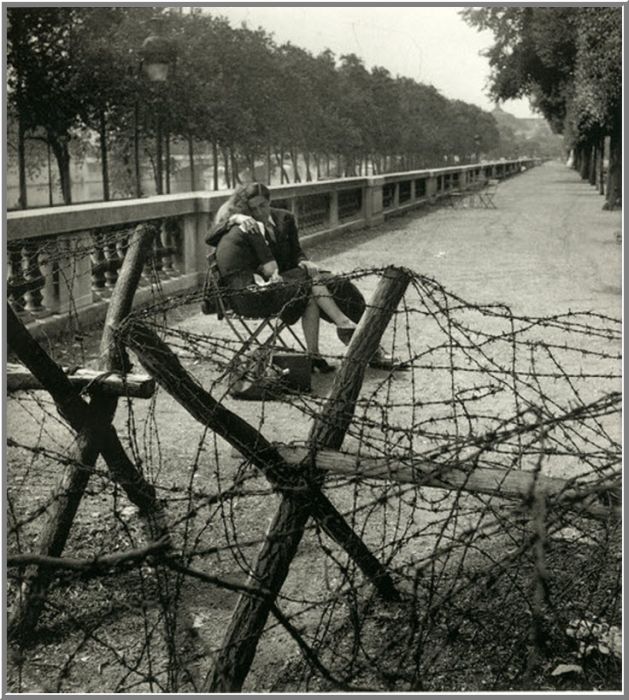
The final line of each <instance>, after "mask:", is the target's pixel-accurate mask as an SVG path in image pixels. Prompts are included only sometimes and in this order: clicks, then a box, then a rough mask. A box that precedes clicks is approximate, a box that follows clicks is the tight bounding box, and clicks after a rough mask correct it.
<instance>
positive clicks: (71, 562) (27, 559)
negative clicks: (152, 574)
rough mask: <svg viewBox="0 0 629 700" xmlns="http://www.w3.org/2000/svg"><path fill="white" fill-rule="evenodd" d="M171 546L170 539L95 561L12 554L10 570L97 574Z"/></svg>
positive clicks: (142, 558)
mask: <svg viewBox="0 0 629 700" xmlns="http://www.w3.org/2000/svg"><path fill="white" fill-rule="evenodd" d="M169 546H170V543H169V541H168V539H166V538H164V539H162V540H160V541H158V542H151V543H150V544H148V545H146V547H138V548H136V549H129V550H127V551H125V552H119V553H117V554H106V555H104V556H102V557H95V558H93V559H74V558H72V557H49V556H46V555H44V554H12V555H9V556H8V557H7V566H8V567H9V568H15V567H18V568H24V567H26V566H31V565H35V566H41V567H45V568H48V569H63V570H69V571H80V572H81V573H96V572H102V571H106V570H109V569H115V568H117V567H120V566H122V565H131V564H140V563H141V562H143V561H144V560H145V559H147V558H148V557H150V556H153V555H155V554H159V553H161V552H165V551H166V550H167V549H168V548H169Z"/></svg>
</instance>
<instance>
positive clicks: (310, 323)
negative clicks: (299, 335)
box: [301, 297, 319, 355]
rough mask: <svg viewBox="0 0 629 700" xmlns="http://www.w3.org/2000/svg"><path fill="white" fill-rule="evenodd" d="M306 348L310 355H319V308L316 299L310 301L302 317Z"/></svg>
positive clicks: (311, 298)
mask: <svg viewBox="0 0 629 700" xmlns="http://www.w3.org/2000/svg"><path fill="white" fill-rule="evenodd" d="M301 327H302V328H303V331H304V339H305V341H306V348H307V349H308V353H309V354H310V355H318V354H319V306H318V304H317V302H316V300H315V298H314V297H310V299H308V305H307V306H306V310H305V311H304V314H303V316H302V317H301Z"/></svg>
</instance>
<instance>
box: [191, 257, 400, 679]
mask: <svg viewBox="0 0 629 700" xmlns="http://www.w3.org/2000/svg"><path fill="white" fill-rule="evenodd" d="M409 281H410V276H409V273H408V272H407V271H406V270H403V269H396V268H387V269H386V270H385V271H384V274H383V278H382V279H381V280H380V283H379V284H378V287H377V289H376V293H375V295H374V298H373V300H372V303H371V304H370V306H369V308H368V309H367V311H366V313H365V314H364V316H363V318H362V320H361V322H360V324H359V327H358V329H357V330H356V332H355V333H354V336H353V338H352V341H351V343H350V345H349V348H348V350H347V355H346V358H345V361H344V362H343V364H342V366H341V368H340V369H339V371H338V373H337V376H336V379H335V381H334V385H333V386H332V390H331V392H330V395H329V397H328V400H327V402H326V404H325V406H324V407H323V409H322V411H321V413H320V415H319V416H318V417H317V419H316V421H315V423H314V425H313V428H312V430H311V433H310V439H309V445H310V450H311V455H312V456H313V457H314V456H315V455H316V451H317V450H318V449H325V448H332V449H339V448H340V446H341V444H342V442H343V439H344V437H345V433H346V431H347V428H348V427H349V424H350V422H351V420H352V417H353V415H354V409H355V407H356V399H357V398H358V395H359V393H360V389H361V387H362V382H363V377H364V373H365V368H366V366H367V364H368V363H369V360H370V359H371V358H372V357H373V355H374V353H375V352H376V351H377V349H378V346H379V344H380V340H381V338H382V334H383V333H384V331H385V329H386V327H387V325H388V323H389V321H390V320H391V317H392V316H393V314H394V313H395V310H396V308H397V306H398V304H399V303H400V300H401V299H402V297H403V296H404V292H405V291H406V288H407V287H408V283H409ZM309 477H310V478H309V480H308V481H309V487H310V491H309V493H310V494H313V493H319V494H320V493H321V491H319V488H318V484H320V483H322V482H323V473H322V472H320V471H318V470H316V469H315V468H314V467H313V466H312V464H311V465H310V467H309ZM320 503H321V502H320V501H319V500H318V499H314V498H312V497H311V496H309V497H308V498H306V499H303V498H302V499H296V498H294V497H293V496H292V495H291V494H288V493H284V494H283V495H282V501H281V503H280V506H279V508H278V510H277V512H276V514H275V517H274V520H273V522H272V523H271V526H270V528H269V531H268V533H267V537H266V540H265V543H264V545H263V547H262V549H261V551H260V553H259V555H258V558H257V561H256V564H255V566H254V569H253V571H252V573H251V574H250V579H251V583H252V585H259V586H261V587H263V588H265V589H266V590H268V591H270V595H269V596H268V597H266V598H262V597H260V598H254V597H252V596H246V595H241V596H240V597H239V599H238V602H237V604H236V607H235V609H234V613H233V615H232V618H231V620H230V624H229V627H228V629H227V633H226V635H225V638H224V640H223V645H222V648H221V651H220V652H219V654H218V656H217V658H216V662H215V665H214V668H213V670H212V673H211V674H210V676H209V678H208V681H207V683H206V685H205V687H204V690H207V691H211V692H237V691H239V690H240V689H241V688H242V684H243V683H244V681H245V678H246V677H247V674H248V673H249V669H250V667H251V663H252V662H253V659H254V656H255V652H256V648H257V645H258V640H259V639H260V635H261V634H262V632H263V630H264V626H265V624H266V621H267V619H268V615H269V609H270V604H271V603H272V602H273V600H274V599H275V597H276V596H277V594H278V593H279V591H280V590H281V588H282V586H283V584H284V581H285V580H286V576H287V575H288V569H289V567H290V564H291V561H292V560H293V558H294V556H295V554H296V552H297V548H298V546H299V542H300V540H301V538H302V536H303V532H304V528H305V526H306V523H307V521H308V518H309V517H310V515H313V516H315V517H316V518H317V520H318V521H319V522H320V523H321V524H322V525H323V526H324V527H325V528H326V531H327V532H328V534H330V535H331V536H332V537H333V538H334V539H335V540H336V541H337V542H338V543H339V544H340V545H341V546H342V547H344V549H345V550H346V551H347V552H348V554H350V556H351V557H352V558H353V559H354V561H356V563H357V564H358V565H359V566H360V567H361V569H362V570H363V571H365V570H368V571H369V572H370V574H371V576H372V581H373V582H374V584H375V585H376V586H377V588H378V590H379V591H380V593H381V594H382V595H383V597H385V598H387V599H389V600H395V599H397V598H398V594H397V591H396V590H395V587H394V584H393V581H392V580H391V578H390V576H389V574H388V573H387V571H386V570H385V569H384V567H382V565H381V564H380V563H379V562H378V561H377V560H375V557H373V555H372V554H371V552H369V550H367V548H366V547H365V546H364V544H363V543H362V541H361V540H359V539H358V538H355V533H354V531H353V530H352V529H351V528H350V527H349V525H347V523H346V522H345V520H344V519H342V521H341V523H342V525H343V526H344V528H343V529H341V530H332V531H331V530H330V525H331V524H332V523H329V522H327V517H326V513H325V512H322V511H321V510H320ZM338 523H339V521H338V520H335V521H333V524H334V525H336V524H338ZM350 534H351V535H354V537H351V536H350ZM357 539H358V541H359V542H360V544H361V545H362V548H361V549H356V548H355V545H356V540H357ZM365 554H367V555H368V556H365ZM374 560H375V561H374Z"/></svg>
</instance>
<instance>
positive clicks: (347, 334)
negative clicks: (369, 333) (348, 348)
mask: <svg viewBox="0 0 629 700" xmlns="http://www.w3.org/2000/svg"><path fill="white" fill-rule="evenodd" d="M355 330H356V327H355V326H354V327H352V328H337V329H336V335H338V337H339V340H340V341H341V342H342V343H344V344H345V345H349V343H350V341H351V339H352V337H353V336H354V331H355Z"/></svg>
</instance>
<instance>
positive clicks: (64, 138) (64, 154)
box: [48, 131, 72, 204]
mask: <svg viewBox="0 0 629 700" xmlns="http://www.w3.org/2000/svg"><path fill="white" fill-rule="evenodd" d="M48 141H49V143H50V147H51V148H52V152H53V153H54V155H55V158H56V160H57V166H58V167H59V178H60V181H61V195H62V197H63V203H64V204H72V181H71V178H70V151H69V149H68V144H69V143H70V137H69V136H68V135H67V134H63V135H61V136H59V137H57V135H56V134H53V133H52V132H50V131H49V132H48Z"/></svg>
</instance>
